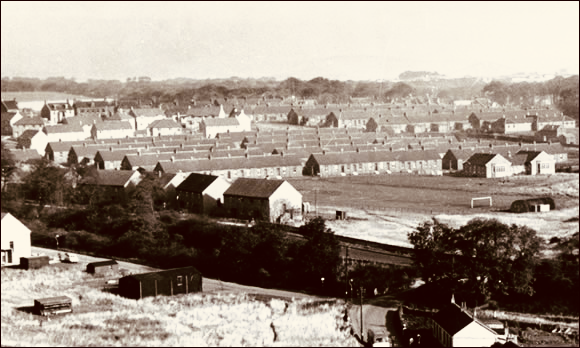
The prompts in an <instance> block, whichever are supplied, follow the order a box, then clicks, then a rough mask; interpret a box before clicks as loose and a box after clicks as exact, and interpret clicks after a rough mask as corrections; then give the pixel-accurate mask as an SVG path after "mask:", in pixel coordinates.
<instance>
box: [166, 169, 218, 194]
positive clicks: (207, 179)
mask: <svg viewBox="0 0 580 348" xmlns="http://www.w3.org/2000/svg"><path fill="white" fill-rule="evenodd" d="M217 178H218V177H217V176H214V175H205V174H197V173H192V174H189V176H188V177H187V179H185V180H183V181H182V182H181V184H179V186H177V188H176V190H179V191H187V192H194V193H203V191H204V190H205V189H207V188H208V187H209V185H211V184H212V183H213V182H214V181H215V180H216V179H217Z"/></svg>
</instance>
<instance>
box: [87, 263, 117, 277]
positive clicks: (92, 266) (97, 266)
mask: <svg viewBox="0 0 580 348" xmlns="http://www.w3.org/2000/svg"><path fill="white" fill-rule="evenodd" d="M118 270H119V264H118V263H117V261H115V260H106V261H98V262H91V263H89V264H88V265H87V273H92V274H103V273H107V272H111V271H112V272H117V271H118Z"/></svg>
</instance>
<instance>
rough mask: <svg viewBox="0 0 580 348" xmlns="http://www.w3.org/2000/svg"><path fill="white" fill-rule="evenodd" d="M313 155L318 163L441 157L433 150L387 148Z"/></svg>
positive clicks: (399, 160) (416, 159)
mask: <svg viewBox="0 0 580 348" xmlns="http://www.w3.org/2000/svg"><path fill="white" fill-rule="evenodd" d="M313 156H314V159H315V160H316V162H317V163H318V164H319V165H336V164H350V163H376V162H405V161H427V160H439V159H441V157H439V154H438V153H437V152H436V151H433V150H420V151H396V152H391V151H389V150H387V149H382V151H378V150H377V151H368V152H336V153H326V154H321V155H313Z"/></svg>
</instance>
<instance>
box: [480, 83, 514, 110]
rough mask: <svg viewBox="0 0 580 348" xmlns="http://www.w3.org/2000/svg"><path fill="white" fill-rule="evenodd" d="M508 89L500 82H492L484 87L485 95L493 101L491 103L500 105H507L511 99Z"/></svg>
mask: <svg viewBox="0 0 580 348" xmlns="http://www.w3.org/2000/svg"><path fill="white" fill-rule="evenodd" d="M507 89H508V88H507V86H506V85H505V84H504V83H502V82H500V81H492V82H490V83H489V84H487V85H485V86H484V87H483V93H484V94H485V95H486V96H487V97H488V98H489V99H491V101H494V102H496V103H498V104H500V105H506V104H507V103H508V99H509V98H508V97H509V95H508V91H507Z"/></svg>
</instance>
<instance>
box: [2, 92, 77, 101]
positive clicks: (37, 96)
mask: <svg viewBox="0 0 580 348" xmlns="http://www.w3.org/2000/svg"><path fill="white" fill-rule="evenodd" d="M67 98H68V99H69V100H70V101H71V102H72V100H73V99H75V98H76V99H85V98H86V97H83V96H80V95H75V94H68V93H60V92H48V91H47V92H43V91H36V92H2V99H4V100H12V99H16V101H18V102H19V103H20V102H31V101H44V100H46V101H51V100H66V99H67Z"/></svg>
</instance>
